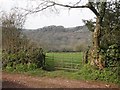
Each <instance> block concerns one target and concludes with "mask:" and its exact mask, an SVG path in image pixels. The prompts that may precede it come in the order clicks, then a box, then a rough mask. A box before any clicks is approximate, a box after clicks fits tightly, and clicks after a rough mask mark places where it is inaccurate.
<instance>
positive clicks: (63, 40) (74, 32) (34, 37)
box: [23, 25, 92, 51]
mask: <svg viewBox="0 0 120 90" xmlns="http://www.w3.org/2000/svg"><path fill="white" fill-rule="evenodd" d="M23 33H24V34H25V35H26V36H27V38H28V39H29V40H30V41H32V42H35V43H36V44H38V45H39V46H41V47H42V48H44V49H45V50H48V51H83V50H84V49H86V47H87V46H89V45H90V44H91V36H92V35H91V34H92V33H91V32H90V31H89V30H88V28H87V27H86V26H76V27H71V28H65V27H63V26H55V25H52V26H46V27H43V28H39V29H24V30H23Z"/></svg>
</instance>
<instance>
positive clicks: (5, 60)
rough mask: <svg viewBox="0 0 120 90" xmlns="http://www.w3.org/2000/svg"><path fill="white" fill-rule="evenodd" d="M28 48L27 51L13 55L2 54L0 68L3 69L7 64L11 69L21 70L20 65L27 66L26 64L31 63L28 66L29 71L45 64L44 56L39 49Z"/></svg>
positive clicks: (20, 51)
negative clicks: (0, 66)
mask: <svg viewBox="0 0 120 90" xmlns="http://www.w3.org/2000/svg"><path fill="white" fill-rule="evenodd" d="M32 49H33V48H30V49H29V50H22V49H20V50H18V51H17V52H15V53H11V52H9V53H8V52H7V51H6V52H4V53H3V56H2V67H3V68H5V67H6V66H7V64H10V66H11V67H14V68H17V69H20V71H21V69H22V68H23V69H24V67H22V65H23V66H24V65H28V63H33V64H31V65H30V66H29V68H30V69H32V68H33V69H35V68H40V67H43V66H44V64H45V54H44V53H43V50H42V49H41V48H35V49H33V50H32Z"/></svg>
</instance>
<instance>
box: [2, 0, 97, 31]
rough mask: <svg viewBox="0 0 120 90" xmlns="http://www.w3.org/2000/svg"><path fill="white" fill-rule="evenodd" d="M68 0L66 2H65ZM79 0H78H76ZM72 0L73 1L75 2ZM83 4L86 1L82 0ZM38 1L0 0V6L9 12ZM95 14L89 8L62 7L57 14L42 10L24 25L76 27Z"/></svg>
mask: <svg viewBox="0 0 120 90" xmlns="http://www.w3.org/2000/svg"><path fill="white" fill-rule="evenodd" d="M65 1H66V2H65ZM68 1H69V2H70V1H73V0H57V2H60V3H68ZM75 1H78V0H74V2H75ZM86 1H87V0H86ZM74 2H72V3H74ZM81 3H82V4H84V3H85V0H84V2H81ZM36 5H37V4H36V3H32V4H31V2H28V0H0V8H1V9H2V10H5V11H7V12H9V11H10V9H11V8H13V7H24V8H25V7H30V6H36ZM94 17H95V15H94V14H93V13H92V12H91V11H90V10H89V9H71V10H70V11H69V10H68V9H65V8H62V9H60V13H59V14H56V13H54V12H51V11H50V10H46V11H44V12H40V13H38V14H33V15H29V16H28V17H27V20H26V23H25V25H24V27H25V28H27V29H37V28H41V27H44V26H49V25H62V26H64V27H75V26H80V25H84V23H83V22H82V19H93V18H94Z"/></svg>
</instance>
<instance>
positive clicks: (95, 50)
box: [91, 17, 103, 69]
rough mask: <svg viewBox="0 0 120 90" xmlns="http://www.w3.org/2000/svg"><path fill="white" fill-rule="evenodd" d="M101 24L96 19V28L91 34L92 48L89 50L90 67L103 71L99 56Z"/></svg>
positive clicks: (98, 19)
mask: <svg viewBox="0 0 120 90" xmlns="http://www.w3.org/2000/svg"><path fill="white" fill-rule="evenodd" d="M100 25H101V22H100V18H99V17H97V19H96V27H95V30H94V32H93V47H92V49H91V65H94V66H97V67H98V68H99V69H103V63H102V61H101V56H100V37H101V26H100Z"/></svg>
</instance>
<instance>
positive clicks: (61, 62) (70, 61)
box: [45, 53, 82, 71]
mask: <svg viewBox="0 0 120 90" xmlns="http://www.w3.org/2000/svg"><path fill="white" fill-rule="evenodd" d="M81 59H82V58H81V57H72V54H71V56H67V57H66V56H64V55H63V56H62V55H60V56H58V55H56V54H54V53H53V54H52V55H48V56H46V63H45V66H46V68H47V69H51V70H52V69H53V70H70V71H77V70H79V69H80V67H81V64H82V60H81Z"/></svg>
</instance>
